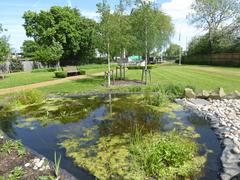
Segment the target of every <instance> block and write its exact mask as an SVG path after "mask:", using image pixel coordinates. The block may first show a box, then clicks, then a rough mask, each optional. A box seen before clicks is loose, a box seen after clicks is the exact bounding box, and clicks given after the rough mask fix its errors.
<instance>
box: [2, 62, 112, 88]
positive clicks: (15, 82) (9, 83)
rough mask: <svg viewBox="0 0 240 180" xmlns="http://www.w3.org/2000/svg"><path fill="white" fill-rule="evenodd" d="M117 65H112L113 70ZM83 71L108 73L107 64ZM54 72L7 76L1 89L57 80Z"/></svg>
mask: <svg viewBox="0 0 240 180" xmlns="http://www.w3.org/2000/svg"><path fill="white" fill-rule="evenodd" d="M114 67H116V65H112V68H114ZM80 69H81V70H84V71H86V72H87V74H93V73H97V72H104V71H107V65H106V64H100V65H99V64H90V65H83V66H80ZM54 76H55V75H54V73H53V72H36V73H32V72H20V73H12V74H7V75H6V78H5V79H4V80H0V89H3V88H10V87H15V86H22V85H28V84H33V83H39V82H44V81H50V80H54V79H56V78H55V77H54Z"/></svg>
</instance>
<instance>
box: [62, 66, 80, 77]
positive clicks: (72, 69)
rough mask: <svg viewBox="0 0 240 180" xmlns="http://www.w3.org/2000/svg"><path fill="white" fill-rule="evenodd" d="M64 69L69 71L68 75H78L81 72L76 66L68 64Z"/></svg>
mask: <svg viewBox="0 0 240 180" xmlns="http://www.w3.org/2000/svg"><path fill="white" fill-rule="evenodd" d="M63 70H64V71H66V72H67V76H78V75H80V72H79V71H78V70H77V67H76V66H66V67H63Z"/></svg>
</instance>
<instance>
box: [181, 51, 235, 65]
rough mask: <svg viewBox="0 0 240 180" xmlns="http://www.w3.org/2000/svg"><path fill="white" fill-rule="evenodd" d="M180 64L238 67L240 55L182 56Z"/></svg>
mask: <svg viewBox="0 0 240 180" xmlns="http://www.w3.org/2000/svg"><path fill="white" fill-rule="evenodd" d="M182 63H183V64H198V65H213V66H229V67H231V66H232V67H240V53H219V54H208V55H196V56H184V57H183V60H182Z"/></svg>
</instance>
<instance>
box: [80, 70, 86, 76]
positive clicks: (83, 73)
mask: <svg viewBox="0 0 240 180" xmlns="http://www.w3.org/2000/svg"><path fill="white" fill-rule="evenodd" d="M78 72H79V75H86V71H83V70H79V71H78Z"/></svg>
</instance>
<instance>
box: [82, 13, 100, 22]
mask: <svg viewBox="0 0 240 180" xmlns="http://www.w3.org/2000/svg"><path fill="white" fill-rule="evenodd" d="M81 14H82V15H83V16H85V17H87V18H90V19H94V20H96V21H97V20H98V19H99V14H98V13H96V12H94V11H81Z"/></svg>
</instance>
